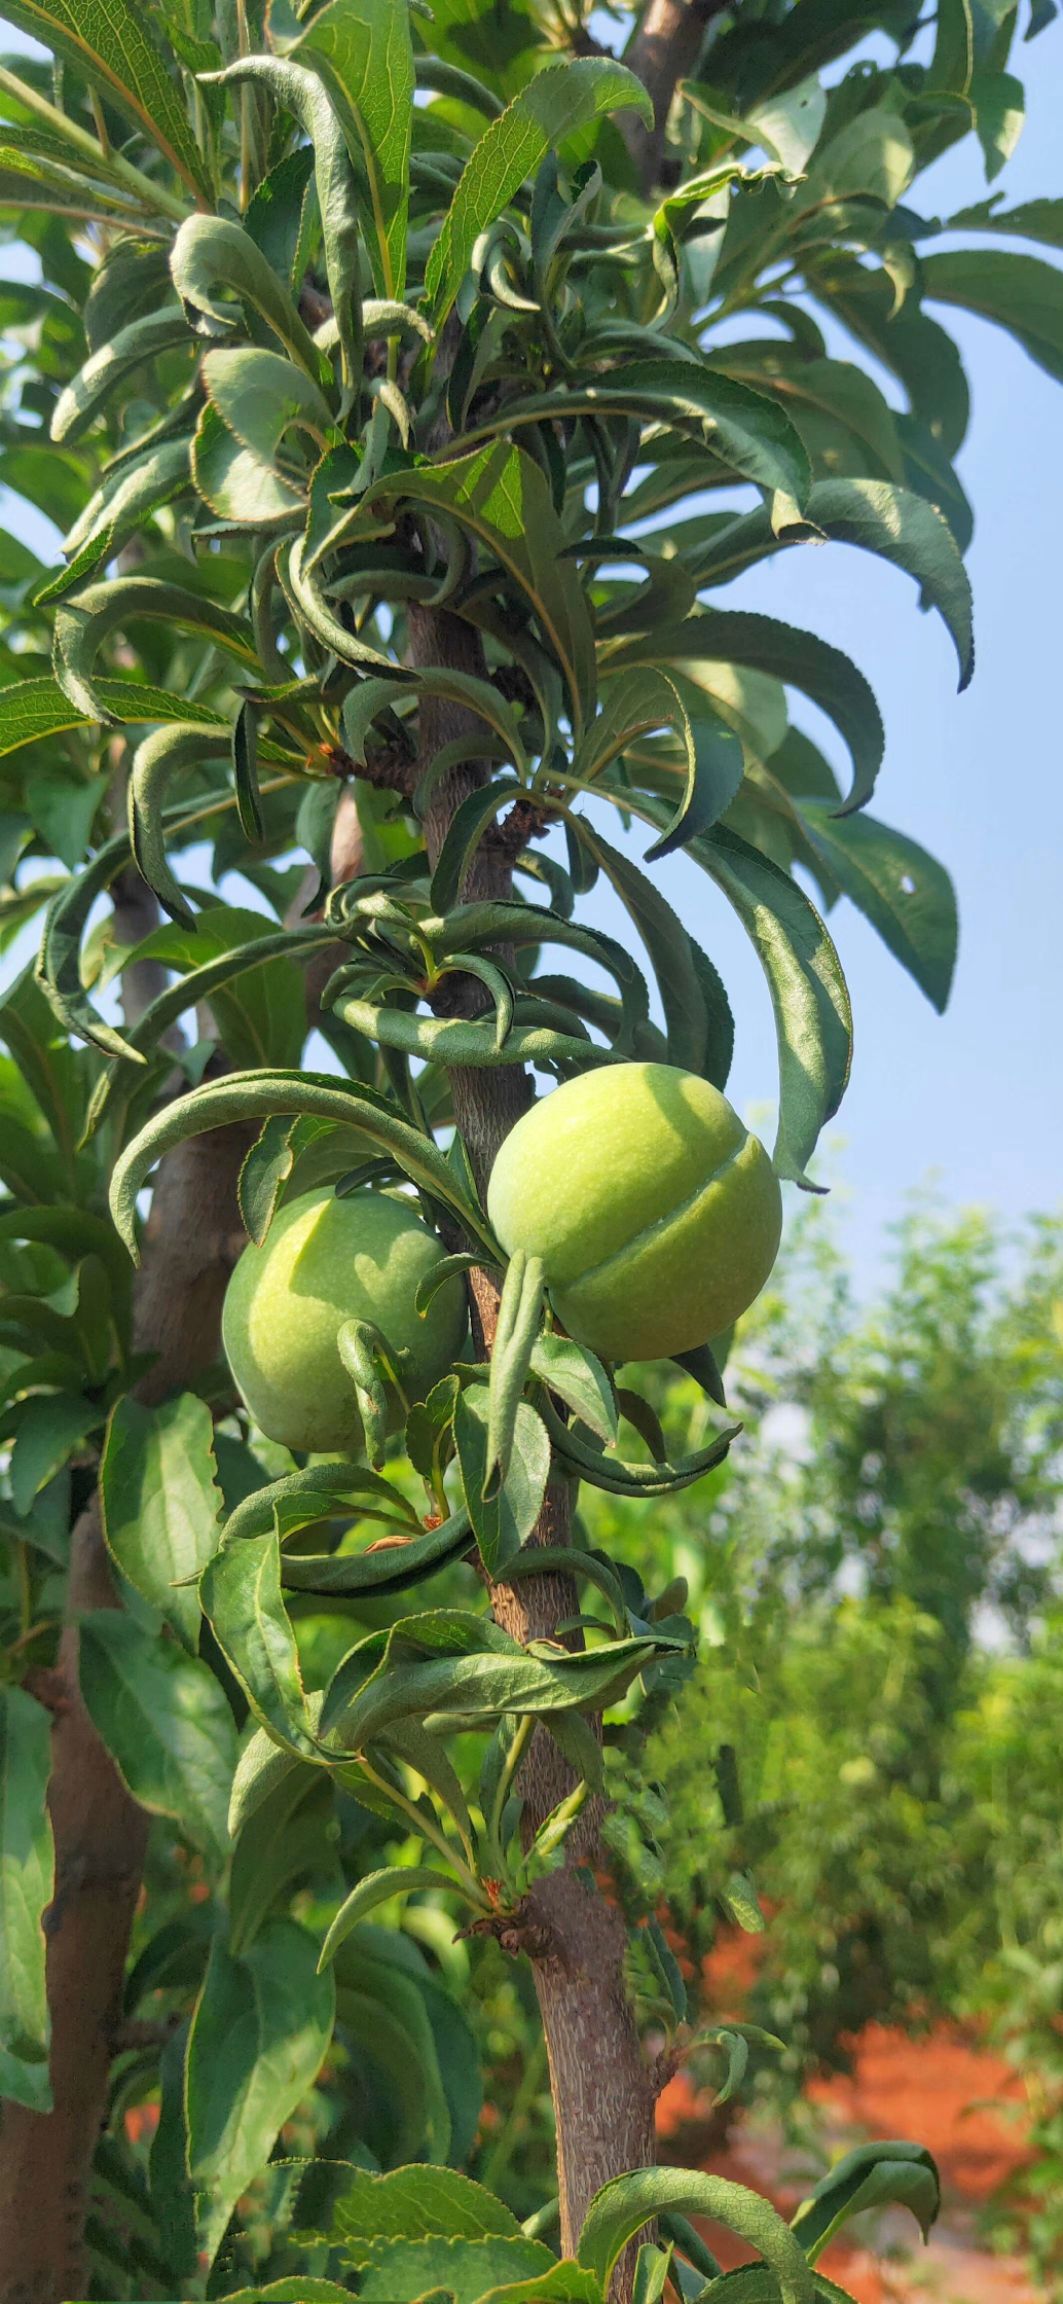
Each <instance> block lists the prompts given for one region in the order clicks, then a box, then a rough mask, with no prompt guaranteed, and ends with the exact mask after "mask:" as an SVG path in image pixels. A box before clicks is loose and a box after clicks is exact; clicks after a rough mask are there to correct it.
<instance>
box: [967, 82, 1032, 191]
mask: <svg viewBox="0 0 1063 2304" xmlns="http://www.w3.org/2000/svg"><path fill="white" fill-rule="evenodd" d="M971 102H972V104H973V105H974V125H975V130H976V132H977V136H978V141H979V143H980V145H981V147H982V156H983V158H984V160H985V172H986V182H987V184H991V183H992V182H993V178H994V177H995V176H999V174H1000V171H1001V169H1002V168H1004V167H1006V165H1007V163H1008V161H1009V160H1010V159H1011V156H1012V153H1013V152H1014V150H1015V148H1016V145H1017V144H1018V141H1019V138H1020V136H1021V135H1022V131H1023V128H1024V127H1025V124H1026V91H1025V89H1024V87H1023V84H1022V81H1021V80H1017V79H1016V78H1015V74H1014V73H1013V72H976V73H975V74H974V77H973V79H972V81H971Z"/></svg>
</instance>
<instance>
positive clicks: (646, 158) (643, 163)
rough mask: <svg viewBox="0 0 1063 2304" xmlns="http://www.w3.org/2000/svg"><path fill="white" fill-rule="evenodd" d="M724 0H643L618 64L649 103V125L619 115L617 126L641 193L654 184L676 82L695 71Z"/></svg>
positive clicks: (631, 116)
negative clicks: (631, 74) (645, 2)
mask: <svg viewBox="0 0 1063 2304" xmlns="http://www.w3.org/2000/svg"><path fill="white" fill-rule="evenodd" d="M728 5H729V0H649V4H648V6H647V8H646V10H645V12H644V14H643V16H642V19H641V21H640V23H639V24H638V26H637V27H636V29H635V31H634V32H633V33H632V35H631V39H630V40H629V42H628V45H627V49H626V51H625V55H624V62H625V64H626V65H628V67H629V69H630V70H631V71H632V72H634V73H636V74H637V75H638V78H639V79H640V80H641V82H642V84H643V87H644V88H645V90H646V93H647V95H648V96H649V98H650V101H651V103H652V105H653V126H652V128H649V127H647V125H646V123H645V121H643V120H640V119H639V118H638V117H637V115H636V114H635V113H634V112H624V113H622V114H621V115H620V119H619V126H620V129H621V132H622V134H623V137H624V141H625V143H626V145H627V148H628V151H629V152H630V154H631V157H632V159H633V161H634V163H635V166H636V168H637V170H638V175H639V182H640V184H641V186H642V189H643V191H644V192H646V193H650V192H652V191H653V188H654V186H655V184H656V183H657V181H658V178H659V175H660V168H661V158H662V155H663V152H664V137H665V130H666V128H667V126H668V114H669V112H670V111H671V109H672V99H673V97H674V95H675V92H676V89H677V87H678V85H679V82H680V81H681V80H686V79H688V78H689V76H690V74H691V73H692V72H694V71H695V70H696V68H697V64H698V59H699V57H700V55H701V51H702V47H703V45H704V41H705V34H706V31H707V30H708V27H709V25H710V24H711V23H713V21H714V20H715V18H716V17H717V16H722V15H723V14H724V13H725V11H726V9H727V7H728Z"/></svg>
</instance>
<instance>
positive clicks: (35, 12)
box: [4, 0, 213, 199]
mask: <svg viewBox="0 0 1063 2304" xmlns="http://www.w3.org/2000/svg"><path fill="white" fill-rule="evenodd" d="M4 15H5V16H6V17H7V19H8V22H9V23H11V24H17V25H18V26H19V29H20V30H21V31H23V32H28V33H29V34H30V35H31V37H32V38H33V39H34V40H40V41H41V42H42V43H43V45H44V47H45V48H48V49H50V50H51V52H52V53H53V54H54V55H57V56H61V57H62V58H64V59H65V61H66V62H67V63H68V64H70V65H72V66H73V68H74V71H75V72H76V73H78V74H80V75H81V76H83V77H84V78H85V79H86V80H87V81H88V82H89V84H90V86H92V87H94V88H98V89H99V90H100V92H101V94H102V95H104V96H106V97H107V98H108V99H109V101H110V102H111V103H113V104H115V105H117V107H118V110H119V111H120V112H123V113H124V114H125V116H126V118H127V119H129V120H131V121H132V122H133V125H134V127H136V128H138V129H140V131H141V132H142V134H144V135H145V136H146V137H147V138H148V141H149V143H151V144H154V145H156V146H157V148H158V150H159V151H160V152H161V153H162V154H163V156H164V158H165V159H167V160H169V162H170V164H171V166H172V167H173V168H175V169H176V170H177V173H178V175H179V176H181V177H182V178H183V180H184V182H185V183H186V184H187V185H188V187H189V190H190V191H192V192H202V193H205V194H206V195H207V197H208V199H210V198H213V186H212V184H211V180H210V175H209V172H208V169H207V166H206V162H205V159H204V156H203V154H202V152H201V151H200V149H199V146H198V144H197V142H196V139H195V136H194V135H193V133H192V129H191V126H190V125H189V121H188V117H187V115H186V112H185V108H184V104H183V102H182V99H181V93H180V88H181V82H180V75H179V73H178V71H177V70H176V67H175V62H174V58H173V56H172V53H168V52H167V51H166V50H165V49H164V48H163V46H162V43H161V41H160V40H159V39H158V38H157V35H156V31H155V19H154V17H153V16H149V15H148V14H146V12H145V11H144V9H142V8H138V7H137V5H136V0H4Z"/></svg>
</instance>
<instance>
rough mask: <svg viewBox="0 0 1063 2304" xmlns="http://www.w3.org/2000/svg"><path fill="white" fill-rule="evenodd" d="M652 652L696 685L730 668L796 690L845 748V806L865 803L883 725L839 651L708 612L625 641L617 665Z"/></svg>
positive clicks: (736, 615) (782, 627) (743, 617)
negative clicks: (849, 775)
mask: <svg viewBox="0 0 1063 2304" xmlns="http://www.w3.org/2000/svg"><path fill="white" fill-rule="evenodd" d="M651 650H652V655H653V661H654V663H655V664H669V665H671V667H672V669H673V670H674V671H675V672H677V673H679V674H680V675H682V676H683V677H684V678H686V679H688V680H692V681H693V682H694V683H695V685H697V686H700V685H701V678H702V675H701V666H702V665H703V664H704V663H706V662H707V663H710V664H711V663H721V662H722V663H727V662H731V663H735V664H744V665H748V666H750V667H751V668H752V669H753V670H754V671H758V672H767V673H770V674H771V675H772V676H773V677H774V678H775V679H777V680H782V681H785V682H786V683H787V684H788V685H789V686H792V687H795V688H800V689H801V690H802V691H803V692H804V694H805V695H806V696H809V697H811V699H812V702H813V703H814V704H818V705H819V707H820V710H821V711H823V712H826V713H828V714H829V716H830V718H831V719H832V720H833V721H834V724H835V726H836V728H837V729H838V730H839V731H840V733H841V735H842V736H843V737H844V738H845V742H846V743H847V745H848V747H849V751H850V755H851V757H852V763H853V786H852V790H851V792H850V794H849V796H848V800H847V802H846V806H847V807H848V808H859V807H862V806H863V803H864V801H865V800H868V799H869V798H870V796H871V794H872V792H873V791H874V788H875V779H876V777H877V775H878V771H879V768H880V766H881V763H882V754H883V751H884V748H885V735H884V733H883V727H882V719H881V715H880V713H879V709H878V705H877V704H876V702H875V698H874V694H873V692H872V690H871V688H870V687H869V685H868V683H867V681H866V680H865V678H864V675H863V673H862V672H858V671H857V668H856V665H855V664H853V663H852V662H851V661H850V659H849V657H848V656H845V655H843V654H842V651H841V649H840V648H833V647H831V645H830V643H829V642H828V641H826V640H820V639H819V638H818V636H817V634H816V633H814V632H802V631H799V630H797V629H796V627H795V626H793V625H791V624H780V623H778V622H777V621H776V619H775V618H774V617H773V616H756V615H750V614H747V613H746V612H744V611H738V610H730V609H711V610H709V611H708V612H707V613H705V614H702V615H700V616H693V617H691V618H690V619H689V620H688V622H687V623H685V624H679V625H676V626H674V627H672V629H671V630H667V631H663V632H655V633H654V634H653V636H652V639H650V640H641V641H640V640H637V641H628V642H627V643H625V645H624V646H623V648H622V649H621V650H620V651H619V659H620V660H622V661H623V662H625V663H627V662H631V661H632V660H634V661H637V660H638V659H639V658H640V657H646V656H647V655H648V654H649V653H650V651H651ZM731 796H732V795H729V797H731ZM699 829H700V827H699ZM653 853H654V851H653V850H650V854H651V855H652V854H653Z"/></svg>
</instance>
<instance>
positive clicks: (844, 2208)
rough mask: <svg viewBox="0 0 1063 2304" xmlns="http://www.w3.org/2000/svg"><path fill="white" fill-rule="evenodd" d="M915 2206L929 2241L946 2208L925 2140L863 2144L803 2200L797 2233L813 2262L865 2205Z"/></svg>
mask: <svg viewBox="0 0 1063 2304" xmlns="http://www.w3.org/2000/svg"><path fill="white" fill-rule="evenodd" d="M893 2205H897V2206H899V2207H904V2208H910V2209H911V2212H912V2215H913V2216H914V2217H915V2220H916V2223H917V2224H918V2225H919V2228H920V2231H921V2232H922V2235H923V2238H924V2240H925V2239H927V2238H928V2236H929V2232H930V2227H931V2225H932V2224H933V2222H934V2219H935V2217H936V2215H937V2213H938V2210H939V2208H940V2206H941V2185H940V2182H939V2180H938V2172H937V2168H936V2166H935V2164H934V2161H933V2159H932V2158H931V2155H930V2153H929V2152H928V2151H927V2150H926V2148H925V2146H924V2145H922V2144H906V2143H897V2144H886V2143H875V2144H860V2145H858V2146H857V2148H856V2150H855V2151H854V2152H847V2153H846V2154H845V2157H844V2159H842V2160H839V2161H838V2162H837V2164H836V2166H835V2167H833V2168H832V2169H831V2170H830V2173H829V2175H827V2176H824V2177H823V2178H822V2179H821V2181H820V2182H819V2183H818V2184H817V2186H816V2189H815V2191H814V2192H813V2193H812V2194H811V2195H810V2197H809V2198H808V2199H807V2200H805V2201H803V2202H802V2204H801V2206H800V2208H799V2209H798V2210H797V2213H796V2215H795V2216H794V2219H793V2231H794V2235H795V2237H796V2239H797V2240H799V2241H800V2244H801V2246H802V2248H803V2249H804V2251H805V2254H806V2256H807V2257H808V2260H809V2262H810V2263H812V2264H814V2263H815V2261H816V2259H817V2257H819V2256H821V2255H822V2253H823V2250H824V2249H825V2248H826V2246H827V2244H828V2242H829V2241H831V2240H832V2239H833V2238H834V2235H835V2233H836V2232H838V2231H840V2230H841V2227H842V2225H843V2224H845V2223H847V2222H848V2220H849V2218H850V2216H859V2215H861V2214H862V2213H863V2211H864V2209H865V2208H886V2207H890V2206H893Z"/></svg>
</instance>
